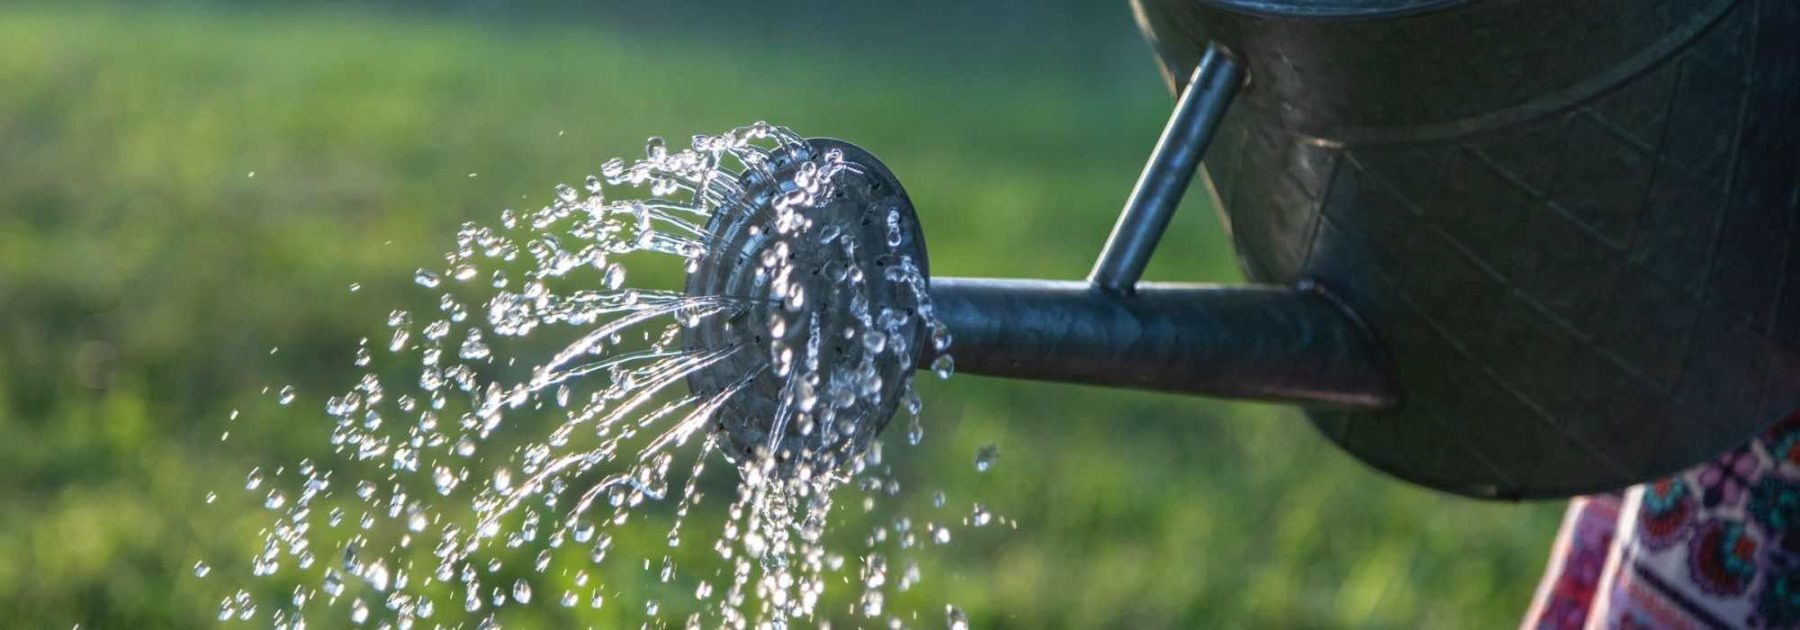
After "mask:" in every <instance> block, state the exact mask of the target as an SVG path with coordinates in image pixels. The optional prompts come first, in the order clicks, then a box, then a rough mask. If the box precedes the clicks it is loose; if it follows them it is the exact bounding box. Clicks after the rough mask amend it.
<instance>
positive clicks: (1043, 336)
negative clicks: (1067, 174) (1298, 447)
mask: <svg viewBox="0 0 1800 630" xmlns="http://www.w3.org/2000/svg"><path fill="white" fill-rule="evenodd" d="M931 285H932V286H931V296H932V302H933V304H934V306H935V309H936V314H937V317H938V319H939V320H940V321H942V322H943V323H944V325H945V326H946V327H948V328H949V331H950V334H951V336H952V339H953V340H954V341H953V347H952V349H951V352H952V354H953V355H954V358H955V361H956V364H955V366H956V367H955V369H956V370H957V371H958V372H959V373H965V374H979V375H985V376H999V377H1007V378H1021V379H1030V380H1041V381H1059V382H1066V383H1080V384H1088V385H1102V386H1109V387H1129V388H1136V389H1150V390H1159V391H1167V392H1176V393H1184V394H1202V395H1209V396H1222V397H1229V398H1241V399H1250V400H1264V401H1281V402H1297V403H1310V404H1326V405H1333V406H1344V407H1357V408H1379V407H1383V406H1386V405H1388V404H1391V403H1392V402H1393V400H1394V394H1393V391H1392V385H1391V384H1390V383H1389V379H1388V376H1387V375H1388V370H1387V368H1386V366H1385V360H1384V359H1383V358H1382V353H1381V350H1380V347H1379V345H1378V344H1377V343H1376V342H1375V340H1374V338H1373V337H1372V336H1371V335H1370V334H1369V333H1368V332H1367V331H1366V330H1364V329H1363V327H1362V326H1361V324H1360V323H1359V322H1357V321H1356V319H1355V318H1354V317H1353V316H1351V314H1350V313H1349V312H1348V311H1347V310H1345V309H1344V308H1343V307H1342V306H1341V305H1340V304H1339V303H1337V302H1336V301H1335V300H1334V299H1333V298H1332V297H1331V296H1330V295H1328V294H1326V293H1325V292H1324V291H1323V290H1321V289H1319V288H1317V287H1312V286H1299V287H1281V286H1217V285H1201V284H1145V285H1138V286H1136V288H1135V291H1133V292H1132V293H1131V294H1130V295H1124V294H1121V293H1118V292H1114V291H1109V290H1106V289H1104V288H1102V287H1099V286H1097V285H1092V284H1089V283H1085V282H1054V281H1045V280H995V279H966V278H938V279H933V280H932V283H931ZM933 358H934V357H929V356H928V357H925V360H924V361H923V362H922V366H923V365H929V364H930V362H931V360H932V359H933Z"/></svg>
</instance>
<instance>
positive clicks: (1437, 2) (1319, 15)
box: [1197, 0, 1477, 22]
mask: <svg viewBox="0 0 1800 630" xmlns="http://www.w3.org/2000/svg"><path fill="white" fill-rule="evenodd" d="M1197 1H1198V2H1199V3H1200V4H1204V5H1207V6H1210V7H1213V8H1215V9H1218V10H1220V11H1226V12H1230V13H1236V14H1239V15H1248V16H1252V17H1259V18H1271V19H1288V20H1313V21H1332V22H1350V21H1359V20H1381V19H1390V18H1398V17H1410V16H1414V15H1421V14H1425V13H1434V12H1438V11H1443V10H1445V9H1450V8H1453V7H1456V6H1459V5H1465V4H1473V3H1474V2H1476V1H1477V0H1394V2H1393V4H1394V6H1392V7H1389V8H1380V9H1374V10H1367V9H1365V10H1362V11H1357V10H1356V9H1354V8H1347V7H1346V8H1317V9H1309V8H1302V7H1300V6H1298V5H1296V4H1294V3H1283V2H1278V1H1273V0H1258V1H1252V0H1197ZM1311 3H1312V4H1322V2H1320V0H1312V2H1311Z"/></svg>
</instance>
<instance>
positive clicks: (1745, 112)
mask: <svg viewBox="0 0 1800 630" xmlns="http://www.w3.org/2000/svg"><path fill="white" fill-rule="evenodd" d="M1782 1H1784V2H1786V1H1792V0H1782ZM1746 4H1749V5H1750V10H1751V13H1750V27H1751V31H1750V32H1752V33H1756V32H1760V28H1761V26H1762V24H1761V16H1760V15H1758V14H1759V13H1760V11H1756V10H1755V9H1756V7H1755V3H1754V2H1750V3H1746ZM1758 48H1759V46H1758V45H1757V40H1756V39H1751V40H1750V50H1749V53H1750V58H1751V59H1755V58H1756V53H1757V49H1758ZM1737 106H1738V115H1737V122H1736V124H1735V125H1734V126H1733V127H1732V128H1733V129H1736V130H1737V132H1738V137H1737V138H1736V139H1735V141H1734V142H1732V143H1731V157H1730V158H1729V159H1727V160H1725V192H1726V193H1730V191H1732V190H1735V189H1737V186H1738V183H1739V174H1738V162H1739V161H1741V160H1743V158H1744V156H1743V152H1744V151H1743V148H1744V128H1745V127H1744V125H1745V123H1746V122H1747V121H1749V119H1750V94H1748V93H1743V94H1739V95H1738V103H1737ZM1730 214H1731V213H1729V212H1723V211H1722V212H1719V213H1717V214H1716V215H1715V216H1714V217H1713V238H1712V244H1711V245H1710V246H1709V247H1708V249H1707V253H1706V267H1705V269H1706V275H1705V276H1703V277H1701V278H1700V287H1699V291H1698V292H1697V293H1696V295H1699V296H1700V303H1701V304H1702V305H1703V307H1704V308H1705V309H1707V310H1717V309H1714V308H1713V307H1712V304H1710V303H1709V302H1708V300H1707V298H1708V297H1710V296H1711V295H1712V290H1713V278H1714V277H1715V276H1717V275H1718V264H1719V251H1720V250H1721V249H1722V247H1723V245H1724V242H1725V217H1727V216H1729V215H1730ZM1702 319H1703V318H1695V319H1694V327H1695V328H1696V329H1698V328H1699V326H1700V321H1702ZM1737 319H1738V320H1739V322H1742V321H1743V320H1744V319H1745V318H1744V317H1741V316H1740V317H1738V318H1737ZM1739 322H1734V323H1739ZM1689 334H1690V335H1692V334H1693V333H1692V332H1690V333H1689ZM1690 358H1691V356H1690ZM1682 367H1683V368H1686V367H1687V362H1686V360H1683V362H1682Z"/></svg>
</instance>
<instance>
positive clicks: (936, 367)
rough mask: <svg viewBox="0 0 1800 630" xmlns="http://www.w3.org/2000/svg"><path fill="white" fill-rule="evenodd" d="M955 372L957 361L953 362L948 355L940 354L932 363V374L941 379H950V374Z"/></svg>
mask: <svg viewBox="0 0 1800 630" xmlns="http://www.w3.org/2000/svg"><path fill="white" fill-rule="evenodd" d="M955 370H956V361H954V360H952V359H951V358H950V355H948V354H940V355H938V358H936V359H933V360H932V361H931V373H932V374H936V375H937V377H938V378H940V379H946V378H950V373H951V372H953V371H955Z"/></svg>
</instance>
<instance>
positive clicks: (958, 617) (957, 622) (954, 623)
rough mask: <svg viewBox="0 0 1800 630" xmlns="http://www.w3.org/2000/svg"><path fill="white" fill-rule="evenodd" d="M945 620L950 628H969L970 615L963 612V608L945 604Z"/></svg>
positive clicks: (961, 629)
mask: <svg viewBox="0 0 1800 630" xmlns="http://www.w3.org/2000/svg"><path fill="white" fill-rule="evenodd" d="M944 621H945V622H946V623H947V624H948V625H949V627H950V630H969V616H968V615H965V614H963V611H962V609H961V608H957V607H955V606H948V605H947V606H944Z"/></svg>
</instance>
